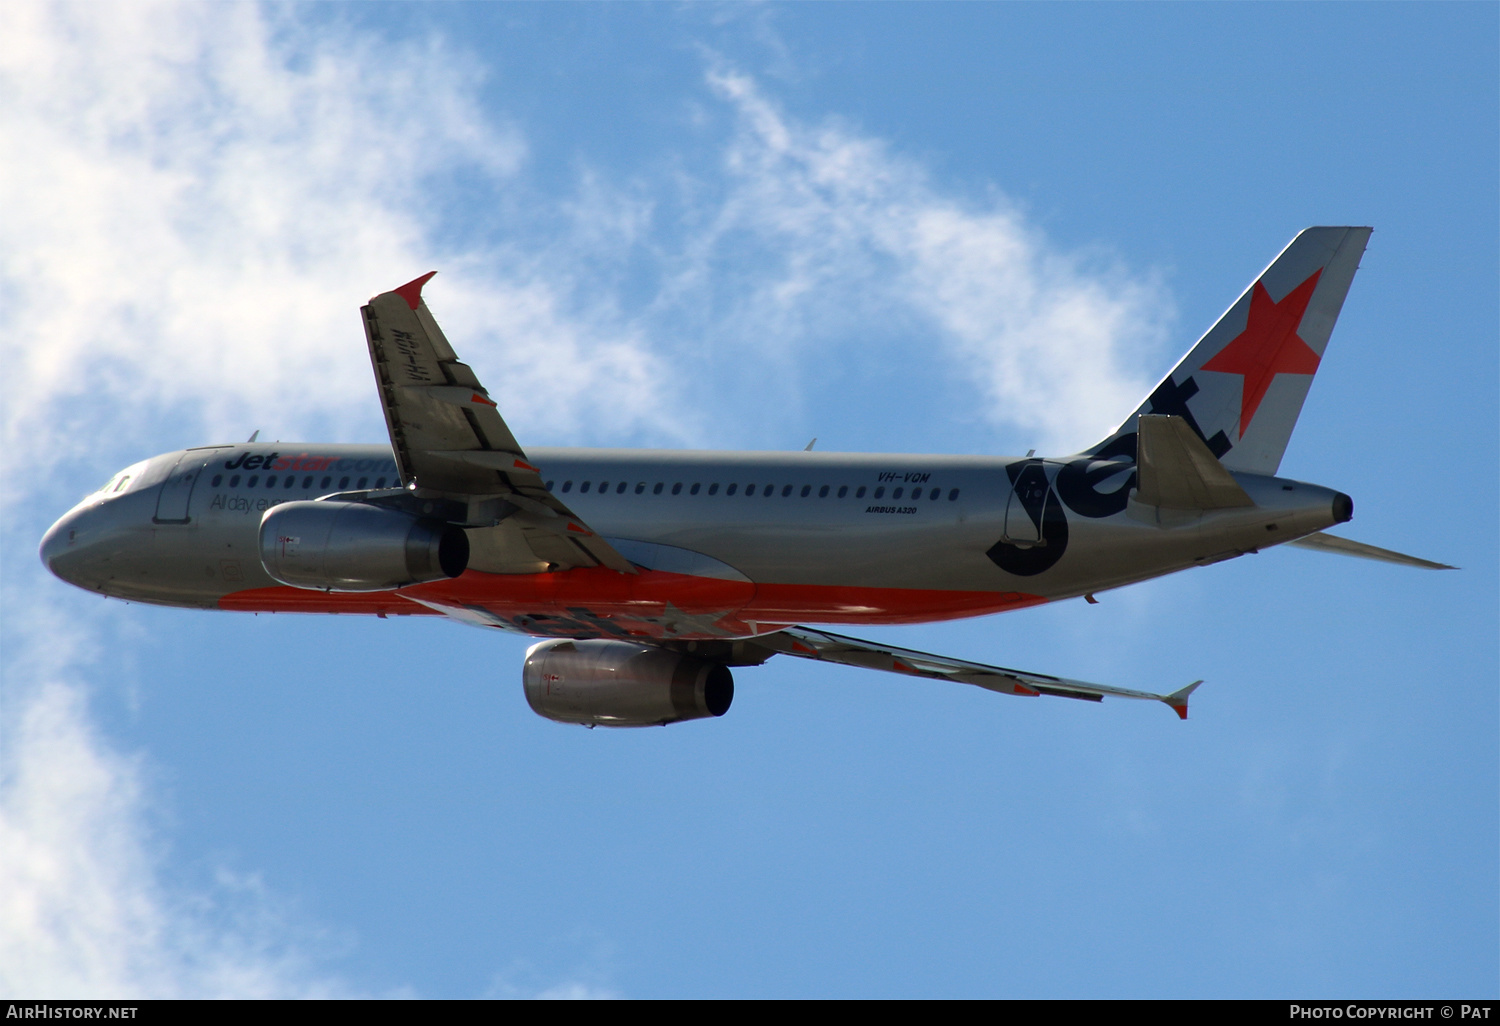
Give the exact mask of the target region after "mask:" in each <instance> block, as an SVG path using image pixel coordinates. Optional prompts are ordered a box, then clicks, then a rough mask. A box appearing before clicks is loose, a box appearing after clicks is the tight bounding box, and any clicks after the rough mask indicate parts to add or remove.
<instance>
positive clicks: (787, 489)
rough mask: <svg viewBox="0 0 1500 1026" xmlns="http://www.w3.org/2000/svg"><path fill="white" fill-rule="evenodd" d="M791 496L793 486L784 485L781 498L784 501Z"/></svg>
mask: <svg viewBox="0 0 1500 1026" xmlns="http://www.w3.org/2000/svg"><path fill="white" fill-rule="evenodd" d="M791 494H792V486H791V485H783V486H782V488H781V497H782V498H783V499H784V498H786V497H787V496H788V495H791Z"/></svg>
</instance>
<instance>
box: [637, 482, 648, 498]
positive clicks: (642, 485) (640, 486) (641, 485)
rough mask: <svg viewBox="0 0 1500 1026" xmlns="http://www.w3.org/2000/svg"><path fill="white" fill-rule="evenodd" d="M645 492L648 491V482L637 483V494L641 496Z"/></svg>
mask: <svg viewBox="0 0 1500 1026" xmlns="http://www.w3.org/2000/svg"><path fill="white" fill-rule="evenodd" d="M645 490H646V482H644V481H637V482H636V486H635V494H637V495H640V494H641V493H642V492H644V491H645Z"/></svg>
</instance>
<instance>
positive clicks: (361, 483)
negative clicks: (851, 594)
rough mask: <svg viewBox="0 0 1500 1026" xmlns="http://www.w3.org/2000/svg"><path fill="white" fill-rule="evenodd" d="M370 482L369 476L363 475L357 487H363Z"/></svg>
mask: <svg viewBox="0 0 1500 1026" xmlns="http://www.w3.org/2000/svg"><path fill="white" fill-rule="evenodd" d="M369 483H370V479H369V478H368V477H362V478H360V479H359V484H357V485H355V487H356V488H363V487H364V486H365V485H367V484H369Z"/></svg>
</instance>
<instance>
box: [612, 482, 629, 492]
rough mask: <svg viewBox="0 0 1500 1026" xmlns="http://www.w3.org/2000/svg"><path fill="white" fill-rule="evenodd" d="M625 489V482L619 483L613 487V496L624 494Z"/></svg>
mask: <svg viewBox="0 0 1500 1026" xmlns="http://www.w3.org/2000/svg"><path fill="white" fill-rule="evenodd" d="M625 488H626V484H625V482H624V481H621V482H620V483H619V484H617V485H615V494H616V495H624V494H625Z"/></svg>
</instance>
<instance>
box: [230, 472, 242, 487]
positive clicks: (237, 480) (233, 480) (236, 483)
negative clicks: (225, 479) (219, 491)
mask: <svg viewBox="0 0 1500 1026" xmlns="http://www.w3.org/2000/svg"><path fill="white" fill-rule="evenodd" d="M239 486H240V475H238V474H235V475H234V476H233V477H231V478H230V479H229V487H231V488H238V487H239Z"/></svg>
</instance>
